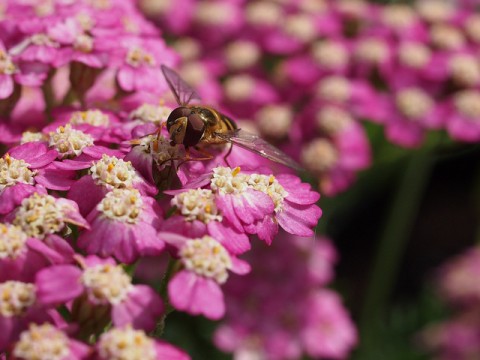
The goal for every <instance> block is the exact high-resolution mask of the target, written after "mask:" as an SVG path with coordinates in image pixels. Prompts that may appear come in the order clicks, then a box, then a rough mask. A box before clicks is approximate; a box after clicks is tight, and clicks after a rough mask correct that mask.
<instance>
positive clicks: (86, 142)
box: [48, 124, 93, 159]
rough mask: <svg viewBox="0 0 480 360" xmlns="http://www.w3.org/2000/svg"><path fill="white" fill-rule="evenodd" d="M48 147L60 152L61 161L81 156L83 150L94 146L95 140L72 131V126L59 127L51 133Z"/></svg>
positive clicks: (81, 132)
mask: <svg viewBox="0 0 480 360" xmlns="http://www.w3.org/2000/svg"><path fill="white" fill-rule="evenodd" d="M49 137H50V138H49V140H48V145H50V146H52V147H54V148H55V150H57V151H58V157H59V158H60V159H65V158H74V157H76V156H78V155H80V154H81V153H82V151H83V148H85V147H88V146H92V145H93V138H92V137H91V136H90V135H89V134H85V133H84V132H83V131H80V130H75V129H72V126H71V125H70V124H67V125H65V126H59V127H58V128H57V129H56V130H55V132H50V134H49Z"/></svg>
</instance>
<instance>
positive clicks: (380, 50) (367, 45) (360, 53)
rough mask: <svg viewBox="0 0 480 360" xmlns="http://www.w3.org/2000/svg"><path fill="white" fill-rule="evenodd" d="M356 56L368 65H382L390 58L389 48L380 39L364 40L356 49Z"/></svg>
mask: <svg viewBox="0 0 480 360" xmlns="http://www.w3.org/2000/svg"><path fill="white" fill-rule="evenodd" d="M355 56H356V57H357V58H358V59H360V60H362V61H365V62H368V63H372V64H380V63H382V62H383V61H385V60H386V58H387V56H388V47H387V44H385V42H384V41H382V40H379V39H363V40H361V41H360V43H359V44H358V46H357V48H356V49H355Z"/></svg>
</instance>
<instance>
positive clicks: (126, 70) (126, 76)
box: [117, 66, 135, 91]
mask: <svg viewBox="0 0 480 360" xmlns="http://www.w3.org/2000/svg"><path fill="white" fill-rule="evenodd" d="M117 81H118V84H119V85H120V87H121V88H122V90H125V91H133V90H135V72H134V71H133V69H132V68H131V67H130V66H124V67H122V68H121V69H120V70H118V73H117Z"/></svg>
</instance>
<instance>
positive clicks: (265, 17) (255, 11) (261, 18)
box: [245, 1, 284, 26]
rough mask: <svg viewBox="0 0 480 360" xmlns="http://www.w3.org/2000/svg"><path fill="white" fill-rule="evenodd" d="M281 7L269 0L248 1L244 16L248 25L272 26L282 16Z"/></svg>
mask: <svg viewBox="0 0 480 360" xmlns="http://www.w3.org/2000/svg"><path fill="white" fill-rule="evenodd" d="M283 15H284V14H283V9H282V7H281V6H280V4H277V3H275V2H270V1H268V2H267V1H256V2H252V3H248V5H247V8H246V11H245V16H246V21H247V22H248V23H249V24H250V25H258V26H274V25H277V24H278V23H279V22H280V21H281V20H280V19H282V17H283Z"/></svg>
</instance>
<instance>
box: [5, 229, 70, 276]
mask: <svg viewBox="0 0 480 360" xmlns="http://www.w3.org/2000/svg"><path fill="white" fill-rule="evenodd" d="M55 240H56V239H51V240H50V241H41V240H39V239H35V238H31V237H28V235H27V234H26V233H25V232H23V231H22V230H21V228H19V227H18V226H15V225H12V224H7V223H2V224H0V249H1V250H0V281H7V280H18V281H33V280H34V278H35V274H36V273H37V271H39V270H40V269H42V268H44V267H47V266H49V265H52V264H62V263H68V262H70V261H71V260H72V255H73V249H72V248H70V246H69V245H68V244H67V243H66V242H63V240H61V241H62V242H59V241H55Z"/></svg>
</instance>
